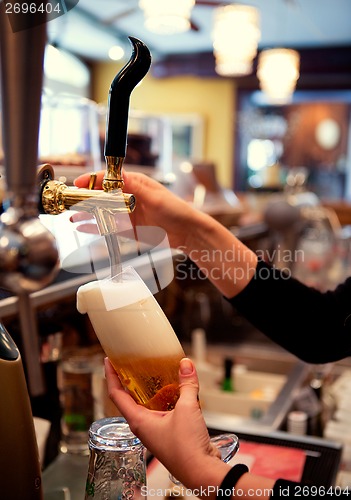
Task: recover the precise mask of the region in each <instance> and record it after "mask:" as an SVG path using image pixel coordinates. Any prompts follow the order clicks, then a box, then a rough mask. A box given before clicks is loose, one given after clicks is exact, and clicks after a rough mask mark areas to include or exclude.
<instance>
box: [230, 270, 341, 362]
mask: <svg viewBox="0 0 351 500" xmlns="http://www.w3.org/2000/svg"><path fill="white" fill-rule="evenodd" d="M228 300H229V302H230V303H231V304H232V305H233V306H234V307H236V309H237V310H238V312H239V313H240V314H242V315H243V316H244V317H245V318H247V319H248V320H249V321H250V322H251V324H252V325H253V326H255V327H256V328H257V329H258V330H260V331H261V332H262V333H264V334H265V335H266V336H267V337H269V338H270V339H272V340H273V341H274V342H276V343H277V344H279V345H280V346H282V347H283V348H284V349H286V350H287V351H289V352H291V353H292V354H294V355H295V356H297V357H298V358H300V359H301V360H303V361H306V362H308V363H329V362H333V361H338V360H340V359H343V358H346V357H348V356H350V355H351V278H348V279H346V281H345V282H344V283H343V284H340V285H339V286H338V287H337V288H336V289H335V290H333V291H327V292H321V291H319V290H316V289H314V288H311V287H308V286H306V285H304V284H303V283H301V282H300V281H298V280H296V279H294V278H292V277H291V276H288V275H287V274H285V273H284V272H282V271H280V270H279V269H277V268H275V267H272V266H270V265H269V264H267V263H265V262H263V261H259V262H258V265H257V269H256V273H255V275H254V277H253V278H252V280H251V281H250V283H249V284H248V285H247V286H246V288H245V289H244V290H242V291H241V292H240V293H239V294H238V295H237V296H236V297H234V298H232V299H228Z"/></svg>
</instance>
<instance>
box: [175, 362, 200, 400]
mask: <svg viewBox="0 0 351 500" xmlns="http://www.w3.org/2000/svg"><path fill="white" fill-rule="evenodd" d="M179 386H180V397H181V400H182V401H188V402H190V403H196V405H198V394H199V380H198V377H197V373H196V370H195V366H194V363H193V362H192V361H191V359H189V358H183V359H182V360H181V361H180V366H179Z"/></svg>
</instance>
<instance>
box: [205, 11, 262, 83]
mask: <svg viewBox="0 0 351 500" xmlns="http://www.w3.org/2000/svg"><path fill="white" fill-rule="evenodd" d="M260 36H261V33H260V28H259V12H258V10H257V9H256V8H255V7H252V6H249V5H225V6H222V7H218V8H216V9H215V12H214V25H213V31H212V39H213V52H214V56H215V60H216V72H217V73H218V74H219V75H221V76H240V75H248V74H250V73H251V72H252V61H253V59H254V58H255V56H256V54H257V46H258V42H259V39H260Z"/></svg>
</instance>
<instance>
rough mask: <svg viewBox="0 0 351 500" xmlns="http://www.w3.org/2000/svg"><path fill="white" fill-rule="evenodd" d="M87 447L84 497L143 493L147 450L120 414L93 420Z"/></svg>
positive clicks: (106, 498)
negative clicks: (87, 461)
mask: <svg viewBox="0 0 351 500" xmlns="http://www.w3.org/2000/svg"><path fill="white" fill-rule="evenodd" d="M89 449H90V459H89V467H88V477H87V483H86V491H85V500H90V499H92V498H93V499H94V500H112V499H116V498H140V497H141V496H142V494H143V493H142V491H143V487H144V488H146V449H145V447H144V446H143V444H142V443H141V441H140V440H139V439H138V438H137V437H136V436H135V435H134V434H133V433H132V432H131V430H130V428H129V425H128V424H127V422H126V420H125V419H124V418H123V417H110V418H102V419H100V420H97V421H96V422H93V423H92V425H91V426H90V429H89ZM144 496H145V493H144Z"/></svg>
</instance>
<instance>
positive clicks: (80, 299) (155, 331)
mask: <svg viewBox="0 0 351 500" xmlns="http://www.w3.org/2000/svg"><path fill="white" fill-rule="evenodd" d="M77 309H78V311H79V312H80V313H82V314H83V313H88V315H89V318H90V321H91V323H92V325H93V328H94V330H95V333H96V335H97V337H98V339H99V340H100V343H101V345H102V347H103V349H104V351H105V353H106V355H107V356H108V357H109V358H110V359H111V360H115V364H116V366H118V356H124V355H128V356H131V355H132V356H142V357H154V358H155V357H160V356H167V355H172V356H173V355H179V357H182V353H183V351H182V347H181V344H180V342H179V340H178V338H177V336H176V334H175V333H174V331H173V328H172V326H171V325H170V323H169V321H168V319H167V317H166V315H165V314H164V312H163V311H162V309H161V307H160V305H159V304H158V302H157V301H156V299H155V298H154V297H153V295H152V294H151V292H150V291H149V289H148V288H147V287H146V285H145V284H144V283H143V282H142V281H140V282H139V281H138V282H134V281H132V282H128V281H126V282H113V281H111V280H106V281H93V282H90V283H87V284H85V285H82V286H81V287H80V288H79V289H78V292H77Z"/></svg>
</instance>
